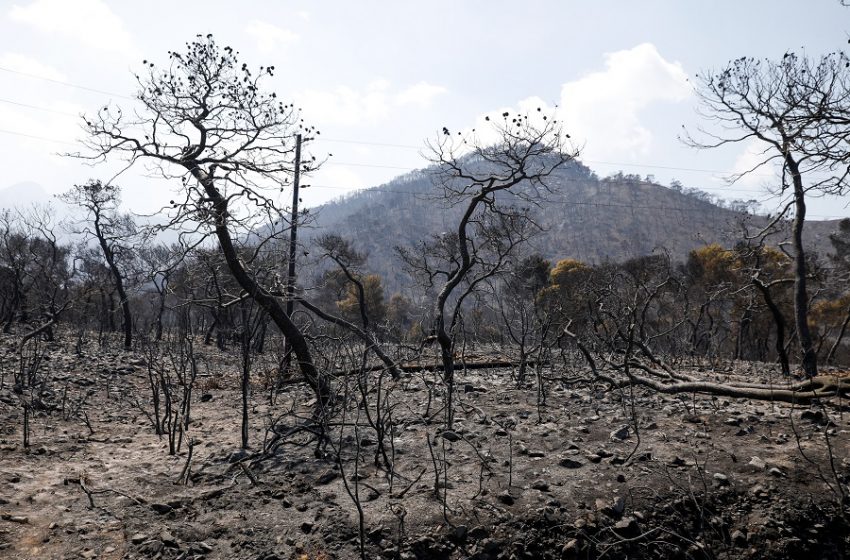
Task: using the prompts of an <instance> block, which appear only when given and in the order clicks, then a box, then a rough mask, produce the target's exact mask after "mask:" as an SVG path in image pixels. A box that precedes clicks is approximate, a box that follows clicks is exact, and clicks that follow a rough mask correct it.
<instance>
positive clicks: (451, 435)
mask: <svg viewBox="0 0 850 560" xmlns="http://www.w3.org/2000/svg"><path fill="white" fill-rule="evenodd" d="M440 435H441V436H442V437H443V439H446V440H449V441H451V442H455V441H459V440H460V439H461V437H460V435H459V434H458V433H457V432H453V431H451V430H446V431H445V432H442V433H441V434H440Z"/></svg>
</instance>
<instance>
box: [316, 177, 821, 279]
mask: <svg viewBox="0 0 850 560" xmlns="http://www.w3.org/2000/svg"><path fill="white" fill-rule="evenodd" d="M435 180H436V177H435V175H434V173H433V170H427V169H426V170H418V171H414V172H411V173H408V174H406V175H402V176H400V177H398V178H396V179H394V180H392V181H390V182H389V183H386V184H384V185H381V186H379V187H375V188H371V189H366V190H362V191H358V192H356V193H354V194H351V195H348V196H346V197H344V198H341V199H339V200H336V201H333V202H331V203H328V204H325V205H322V206H320V207H318V208H316V209H314V210H313V211H312V212H313V213H314V220H315V221H314V224H313V227H312V228H309V229H306V230H305V235H304V237H305V241H306V242H309V240H310V239H311V238H315V237H316V236H317V235H320V234H321V233H326V232H335V233H339V234H341V235H342V236H344V237H346V238H349V239H352V240H353V241H354V244H355V247H356V248H357V249H358V250H360V251H363V252H365V253H367V254H368V263H367V266H366V268H367V269H368V270H370V271H373V272H376V273H378V274H380V275H381V276H383V277H384V278H385V280H386V283H387V285H388V286H399V285H403V284H404V283H405V280H406V275H405V273H404V271H403V267H402V265H401V262H400V261H399V259H398V257H397V255H396V252H395V247H398V246H410V245H413V244H416V243H420V242H421V241H423V240H425V239H428V238H429V237H430V236H432V235H435V234H439V233H441V232H444V231H451V230H453V229H454V227H456V226H455V224H457V222H458V219H459V216H460V213H461V212H462V211H463V208H461V207H447V206H446V204H445V202H444V201H441V200H439V199H437V198H434V196H433V195H434V193H436V192H439V191H437V190H436V189H434V181H435ZM548 185H549V186H550V187H551V188H552V191H553V192H552V194H551V195H549V196H548V198H547V200H546V201H544V202H542V203H541V204H540V206H539V207H538V208H534V213H535V216H536V218H537V220H538V222H539V223H540V225H541V226H542V227H543V231H542V232H541V233H540V234H539V235H538V236H537V237H536V238H534V239H533V240H532V242H531V244H530V246H529V247H527V248H526V249H525V250H526V251H527V252H529V253H530V252H537V253H539V254H541V255H542V256H543V257H545V258H547V259H549V260H551V261H552V262H553V263H554V262H556V261H558V260H560V259H565V258H574V259H578V260H580V261H583V262H587V263H593V264H598V263H601V262H605V261H611V262H617V261H623V260H626V259H630V258H634V257H639V256H644V255H649V254H651V253H653V252H654V251H659V250H665V251H667V252H668V253H669V254H670V256H671V257H672V258H673V259H674V260H680V261H681V260H684V259H685V258H686V257H687V254H688V252H690V251H691V250H693V249H695V248H698V247H701V246H704V245H707V244H710V243H715V242H716V243H719V244H721V245H723V246H727V247H731V246H733V245H734V244H735V243H736V242H738V241H739V240H740V239H741V238H742V229H741V228H742V224H743V223H747V224H749V228H750V231H755V230H756V228H757V227H759V226H761V225H764V224H766V223H767V218H766V217H765V216H761V215H753V214H750V213H748V212H746V211H745V208H744V206H745V205H744V204H738V205H735V204H732V205H725V207H723V206H719V205H717V204H715V203H714V202H713V201H712V200H711V197H710V196H709V195H707V194H706V193H702V192H700V191H697V190H695V189H687V188H682V186H680V185H676V186H675V187H674V188H670V187H665V186H662V185H659V184H657V183H654V182H652V181H651V180H646V179H642V178H641V177H639V176H637V175H623V174H622V173H619V174H617V175H614V176H611V177H608V178H599V177H598V176H597V175H596V174H595V173H594V172H593V171H591V170H590V169H589V168H588V167H586V166H584V165H582V164H581V163H578V162H574V163H572V164H570V165H569V166H566V167H563V168H560V169H558V170H557V171H556V172H555V173H554V174H553V175H552V176H551V177H550V178H549V180H548ZM836 229H837V220H832V221H820V222H818V221H810V222H807V224H806V230H805V238H806V242H807V245H808V246H809V247H810V250H814V251H818V252H820V253H826V252H829V250H830V244H829V234H830V233H831V232H833V231H835V230H836ZM780 241H781V239H779V238H778V236H777V237H774V238H772V242H773V243H774V244H777V243H779V242H780Z"/></svg>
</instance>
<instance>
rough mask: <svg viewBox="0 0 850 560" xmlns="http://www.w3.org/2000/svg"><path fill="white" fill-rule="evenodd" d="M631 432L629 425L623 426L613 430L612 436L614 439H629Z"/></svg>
mask: <svg viewBox="0 0 850 560" xmlns="http://www.w3.org/2000/svg"><path fill="white" fill-rule="evenodd" d="M630 433H631V431H630V430H629V427H628V426H623V427H622V428H618V429H616V430H614V431H613V432H611V435H610V438H611V439H614V440H619V441H623V440H625V439H628V437H629V434H630Z"/></svg>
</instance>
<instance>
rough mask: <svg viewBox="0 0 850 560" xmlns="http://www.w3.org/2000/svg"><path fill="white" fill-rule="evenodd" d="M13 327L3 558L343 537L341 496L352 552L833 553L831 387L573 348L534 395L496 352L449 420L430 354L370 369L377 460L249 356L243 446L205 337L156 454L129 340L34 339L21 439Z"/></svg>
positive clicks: (837, 519) (3, 393)
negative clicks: (387, 427) (751, 392)
mask: <svg viewBox="0 0 850 560" xmlns="http://www.w3.org/2000/svg"><path fill="white" fill-rule="evenodd" d="M13 343H14V340H13V339H12V338H8V337H6V338H3V339H2V344H3V348H4V349H5V350H4V352H5V353H4V354H3V355H2V368H3V369H2V370H3V371H4V372H5V374H4V379H3V381H2V385H0V450H2V452H0V480H2V484H0V558H9V559H30V558H32V559H54V558H55V559H66V558H68V559H70V558H99V559H119V558H139V559H141V558H162V559H178V558H180V559H189V558H194V559H219V558H221V559H224V558H246V559H256V560H274V559H290V558H293V559H311V560H312V559H331V558H341V559H344V558H359V557H361V552H360V545H361V542H360V532H359V530H358V528H359V516H358V508H357V507H356V504H355V502H357V503H358V504H359V507H360V508H361V510H362V536H363V542H362V546H363V557H365V558H382V557H383V558H403V559H429V558H446V559H461V558H464V559H465V558H474V559H481V560H484V559H509V558H516V559H522V558H527V559H532V558H626V557H628V558H802V557H805V558H812V559H813V558H844V557H845V556H846V550H847V549H848V548H847V547H848V542H850V526H848V524H847V520H846V516H844V515H842V513H841V500H842V498H843V495H844V493H845V492H846V491H847V484H846V483H847V480H848V475H850V446H848V437H847V436H848V424H850V414H848V412H847V410H846V407H845V406H844V405H843V404H841V403H824V404H823V405H822V406H818V407H814V408H809V407H806V408H801V407H792V406H791V405H786V404H774V403H770V402H746V401H733V400H729V399H725V398H711V397H701V396H696V395H687V396H675V397H669V396H660V395H656V394H650V393H644V392H642V391H636V392H635V393H634V395H630V394H629V392H627V391H626V392H623V393H619V392H607V391H605V390H604V387H603V386H594V385H593V384H588V383H576V382H575V381H576V379H577V377H579V376H578V375H577V374H579V373H581V369H582V368H581V363H580V362H576V364H575V366H574V367H572V368H566V370H565V371H561V370H559V369H558V368H554V369H553V370H552V371H549V372H547V375H548V376H549V378H548V381H546V389H547V398H546V402H545V404H540V403H539V402H538V392H537V387H536V385H535V384H534V383H529V384H528V385H527V386H525V387H520V388H518V387H517V386H516V383H515V382H514V381H513V380H512V378H511V372H510V371H509V370H507V369H497V370H493V369H480V370H470V371H468V372H462V373H461V374H460V379H459V386H458V395H457V403H456V406H457V416H456V422H455V424H454V426H453V429H452V430H446V429H445V428H444V427H443V423H442V415H441V414H440V412H439V407H438V404H439V403H440V402H442V395H441V393H440V391H441V385H440V384H439V383H437V378H436V377H435V374H434V373H433V372H422V373H414V374H405V375H404V376H403V377H402V378H401V379H400V380H399V381H395V382H393V381H390V380H389V379H384V380H383V384H384V385H383V386H382V387H383V390H384V391H385V395H386V398H387V399H389V400H388V402H389V403H390V406H389V408H388V410H391V411H392V425H393V427H392V428H391V434H388V435H387V441H388V442H390V443H391V445H390V446H389V453H390V455H391V458H392V460H393V464H394V467H395V468H394V472H393V474H389V473H388V472H387V469H384V468H378V467H376V466H375V456H376V449H377V445H376V436H375V432H374V430H372V429H371V428H370V427H369V425H368V422H367V421H366V420H367V418H366V417H365V412H364V411H363V410H362V409H360V408H358V407H357V406H356V405H352V406H350V407H348V408H347V409H346V411H345V414H344V415H343V414H342V413H341V412H340V413H339V414H338V415H337V416H336V417H335V419H334V422H337V423H345V424H346V425H347V427H346V428H345V429H343V430H342V431H340V429H339V428H338V427H336V426H335V425H332V426H331V430H330V433H331V434H332V437H331V439H330V442H328V443H326V444H325V445H324V446H321V447H319V446H317V445H316V440H315V437H314V434H313V433H311V432H310V431H309V430H303V429H302V430H297V429H289V428H291V427H293V426H298V425H299V424H300V423H302V422H303V418H306V417H308V416H309V407H310V406H311V404H312V400H311V399H312V396H311V394H310V393H309V392H308V391H307V390H306V387H304V386H302V385H301V384H298V383H294V382H293V383H291V384H288V385H286V386H285V387H284V388H283V389H282V391H281V392H280V393H279V394H278V395H277V398H276V403H275V404H274V405H270V404H269V392H268V391H266V390H264V388H263V380H262V378H261V377H262V376H259V375H258V376H256V378H255V379H254V380H253V382H254V383H253V393H252V395H251V399H250V407H249V413H250V422H251V430H250V433H249V442H250V445H251V447H250V449H248V450H240V448H239V425H240V424H239V423H240V418H241V411H240V406H239V403H240V397H239V368H238V357H237V356H236V355H235V354H234V355H228V354H224V355H222V354H221V353H220V351H218V350H213V349H211V348H210V349H208V348H206V347H204V348H203V349H202V350H199V352H198V360H199V362H200V363H201V364H202V366H201V368H200V369H201V371H202V375H201V376H200V377H199V379H198V380H197V382H196V387H195V391H194V396H193V401H192V420H191V423H190V427H189V429H188V431H187V432H186V433H185V435H184V441H183V445H182V447H181V451H180V452H179V453H177V454H176V455H173V456H172V455H169V454H168V441H167V438H166V437H165V436H163V437H159V436H157V435H155V433H154V430H153V428H152V425H151V421H150V419H149V417H148V415H147V414H148V413H146V411H147V410H149V409H150V405H149V399H150V389H149V387H148V381H147V377H146V361H145V357H144V356H142V355H140V354H134V353H130V352H121V351H112V350H109V349H101V348H97V347H96V346H94V344H93V343H90V344H88V345H84V346H77V347H75V345H74V344H73V343H72V342H68V343H67V344H65V343H52V344H46V343H45V346H43V348H42V349H43V350H44V358H43V361H42V362H41V365H40V372H41V373H40V375H39V379H40V380H41V383H43V385H41V386H40V388H39V391H38V392H37V393H38V397H37V398H34V399H33V400H32V401H31V404H32V412H31V414H30V415H29V418H28V419H27V420H28V422H29V445H28V447H26V448H25V447H24V445H23V422H24V418H23V412H22V410H23V409H22V406H21V402H22V400H21V399H22V398H24V396H23V395H22V394H20V391H19V390H17V389H16V388H15V387H14V386H13V384H12V382H11V380H12V372H14V371H17V370H18V369H19V368H20V367H21V364H22V361H21V359H20V357H19V356H18V354H17V351H16V349H15V346H14V344H13ZM264 367H265V366H263V364H258V365H257V367H256V368H255V371H257V372H261V371H263V370H264ZM562 369H564V368H562ZM772 370H773V367H772V366H771V365H759V364H757V365H752V364H740V363H739V364H734V368H731V367H730V368H726V369H724V370H723V371H702V372H700V373H701V375H704V376H706V377H711V378H714V379H715V380H722V379H723V378H724V377H725V376H729V375H738V376H747V377H748V378H750V379H753V380H754V381H755V380H758V379H759V377H760V376H762V375H766V374H767V373H769V372H771V371H772ZM373 381H374V380H373ZM340 385H342V383H341V382H340ZM371 387H372V388H371V389H369V391H371V392H369V395H371V397H374V396H375V395H376V393H375V386H374V384H373V385H371ZM341 402H346V401H345V399H341ZM299 418H301V419H302V420H300V419H299ZM273 423H276V425H277V428H276V430H277V433H278V434H279V435H277V436H275V431H274V430H272V424H273ZM355 426H356V427H355ZM272 440H274V442H275V443H274V445H266V447H268V448H269V449H270V450H272V451H273V452H269V453H263V448H264V443H265V444H268V443H269V442H271V441H272ZM189 441H191V442H192V444H193V445H192V457H191V460H189V457H188V455H187V453H188V447H189V446H188V445H187V444H188V442H189ZM187 464H188V467H187ZM845 511H846V510H845Z"/></svg>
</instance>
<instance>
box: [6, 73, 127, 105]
mask: <svg viewBox="0 0 850 560" xmlns="http://www.w3.org/2000/svg"><path fill="white" fill-rule="evenodd" d="M0 70H2V71H3V72H8V73H10V74H18V75H19V76H26V77H28V78H33V79H36V80H43V81H45V82H51V83H54V84H60V85H63V86H65V87H70V88H74V89H81V90H85V91H91V92H94V93H100V94H103V95H108V96H110V97H120V98H122V99H131V100H132V99H133V98H132V97H128V96H126V95H121V94H120V93H113V92H111V91H105V90H102V89H97V88H93V87H88V86H81V85H79V84H72V83H71V82H63V81H62V80H55V79H53V78H47V77H45V76H39V75H38V74H30V73H28V72H21V71H20V70H12V69H11V68H4V67H3V66H0Z"/></svg>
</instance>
